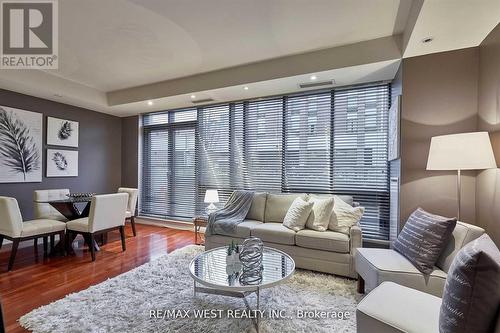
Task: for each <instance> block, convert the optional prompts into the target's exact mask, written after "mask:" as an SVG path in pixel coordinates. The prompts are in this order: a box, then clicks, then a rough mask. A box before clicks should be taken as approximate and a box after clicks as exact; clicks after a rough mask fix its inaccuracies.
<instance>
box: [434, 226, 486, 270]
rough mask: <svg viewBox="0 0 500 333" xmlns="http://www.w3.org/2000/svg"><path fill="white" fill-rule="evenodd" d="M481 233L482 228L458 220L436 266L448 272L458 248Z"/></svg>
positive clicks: (482, 231) (482, 232)
mask: <svg viewBox="0 0 500 333" xmlns="http://www.w3.org/2000/svg"><path fill="white" fill-rule="evenodd" d="M482 234H484V229H483V228H480V227H478V226H475V225H472V224H467V223H463V222H460V221H458V222H457V225H456V226H455V229H453V232H452V233H451V236H450V238H448V242H447V243H446V246H445V248H444V250H443V252H442V253H441V255H440V256H439V259H438V261H437V262H436V266H437V267H439V268H441V269H442V270H443V271H445V272H448V270H449V269H450V266H451V263H452V262H453V259H454V258H455V256H456V255H457V253H458V251H460V249H461V248H462V247H464V246H465V245H466V244H467V243H469V242H471V241H473V240H474V239H476V238H478V237H479V236H481V235H482Z"/></svg>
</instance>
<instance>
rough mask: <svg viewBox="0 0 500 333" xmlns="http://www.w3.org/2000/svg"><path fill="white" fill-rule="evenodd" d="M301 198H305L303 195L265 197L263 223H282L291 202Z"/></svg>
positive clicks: (272, 195) (269, 195) (270, 195)
mask: <svg viewBox="0 0 500 333" xmlns="http://www.w3.org/2000/svg"><path fill="white" fill-rule="evenodd" d="M298 197H301V198H303V199H305V198H307V195H306V194H304V193H296V194H271V193H269V194H268V195H267V201H266V209H265V218H264V222H276V223H282V222H283V220H284V219H285V215H286V213H287V212H288V208H290V206H291V205H292V202H293V200H295V199H296V198H298Z"/></svg>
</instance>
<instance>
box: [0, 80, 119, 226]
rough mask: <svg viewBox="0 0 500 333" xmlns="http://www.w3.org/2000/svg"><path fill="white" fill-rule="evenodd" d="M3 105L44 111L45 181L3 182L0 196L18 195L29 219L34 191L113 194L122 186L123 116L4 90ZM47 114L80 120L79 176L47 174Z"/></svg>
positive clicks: (1, 102)
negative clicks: (61, 189)
mask: <svg viewBox="0 0 500 333" xmlns="http://www.w3.org/2000/svg"><path fill="white" fill-rule="evenodd" d="M0 105H3V106H9V107H14V108H18V109H23V110H27V111H33V112H39V113H42V114H43V131H42V132H43V141H42V146H43V163H42V182H41V183H9V184H5V183H4V184H0V195H2V196H11V197H15V198H16V199H17V200H18V202H19V206H20V208H21V213H22V215H23V218H24V219H25V220H28V219H32V218H33V191H34V190H37V189H55V188H69V189H70V191H72V192H96V193H111V192H115V191H116V189H117V188H118V187H119V186H120V184H121V173H122V119H121V118H119V117H115V116H111V115H107V114H104V113H99V112H95V111H91V110H87V109H83V108H79V107H75V106H71V105H67V104H62V103H57V102H53V101H49V100H45V99H41V98H36V97H32V96H28V95H23V94H18V93H15V92H12V91H8V90H1V89H0ZM47 116H52V117H57V118H63V119H70V120H74V121H78V122H79V123H80V124H79V130H80V132H79V147H78V152H79V154H78V177H59V178H47V177H45V175H46V153H47V151H46V148H47V145H46V129H47ZM68 149H71V148H68Z"/></svg>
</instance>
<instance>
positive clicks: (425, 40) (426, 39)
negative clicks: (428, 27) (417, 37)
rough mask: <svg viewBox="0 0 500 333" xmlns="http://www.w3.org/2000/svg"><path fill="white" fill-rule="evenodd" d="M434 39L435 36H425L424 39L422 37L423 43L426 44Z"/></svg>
mask: <svg viewBox="0 0 500 333" xmlns="http://www.w3.org/2000/svg"><path fill="white" fill-rule="evenodd" d="M433 40H434V37H425V38H424V39H422V43H424V44H427V43H430V42H432V41H433Z"/></svg>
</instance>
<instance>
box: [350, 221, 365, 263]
mask: <svg viewBox="0 0 500 333" xmlns="http://www.w3.org/2000/svg"><path fill="white" fill-rule="evenodd" d="M362 246H363V234H362V232H361V225H360V224H359V223H357V224H356V225H353V226H352V227H351V229H350V230H349V252H350V254H351V256H354V254H355V252H356V249H357V248H358V247H362Z"/></svg>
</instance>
